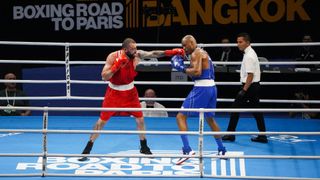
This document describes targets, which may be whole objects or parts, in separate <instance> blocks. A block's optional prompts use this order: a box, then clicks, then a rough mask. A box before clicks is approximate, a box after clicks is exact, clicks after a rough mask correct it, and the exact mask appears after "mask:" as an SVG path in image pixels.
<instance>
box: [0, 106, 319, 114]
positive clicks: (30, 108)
mask: <svg viewBox="0 0 320 180" xmlns="http://www.w3.org/2000/svg"><path fill="white" fill-rule="evenodd" d="M0 109H4V110H10V109H15V110H33V111H44V110H46V109H47V110H48V111H130V112H131V111H163V108H152V109H150V108H101V107H99V108H98V107H36V106H14V107H8V106H0ZM166 111H168V112H191V111H194V112H200V113H204V112H273V113H275V112H320V108H281V109H272V108H216V109H202V108H201V109H197V108H183V109H182V108H166Z"/></svg>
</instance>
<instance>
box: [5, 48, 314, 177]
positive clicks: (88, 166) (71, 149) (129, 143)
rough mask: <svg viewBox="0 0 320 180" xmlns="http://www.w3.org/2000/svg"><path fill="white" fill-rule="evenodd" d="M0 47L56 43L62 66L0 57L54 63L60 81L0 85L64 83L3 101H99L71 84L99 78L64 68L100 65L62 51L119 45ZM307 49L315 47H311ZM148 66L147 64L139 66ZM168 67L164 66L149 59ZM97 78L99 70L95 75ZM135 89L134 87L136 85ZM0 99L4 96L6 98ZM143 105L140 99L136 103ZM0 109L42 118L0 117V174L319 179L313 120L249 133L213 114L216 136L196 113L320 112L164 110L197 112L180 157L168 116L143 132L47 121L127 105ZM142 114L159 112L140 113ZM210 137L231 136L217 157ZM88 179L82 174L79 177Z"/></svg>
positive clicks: (121, 124)
mask: <svg viewBox="0 0 320 180" xmlns="http://www.w3.org/2000/svg"><path fill="white" fill-rule="evenodd" d="M0 44H6V45H27V46H28V45H31V46H34V45H36V46H62V47H65V48H64V49H65V59H64V61H44V60H38V61H32V60H0V63H31V64H33V63H40V64H59V65H63V66H64V67H65V79H62V80H10V81H9V80H0V82H1V83H4V82H16V83H31V84H32V83H47V84H57V83H59V84H64V85H65V89H66V91H65V92H66V94H65V95H64V96H50V97H44V96H32V97H8V98H9V99H10V100H11V99H29V100H48V99H55V100H61V99H67V100H72V99H83V100H102V97H90V96H75V95H73V94H72V88H71V84H72V83H75V84H77V83H78V84H106V82H102V81H98V80H96V81H85V80H76V79H72V78H71V77H73V76H72V72H71V71H70V66H72V65H78V64H101V65H102V64H104V61H87V62H84V61H70V56H69V54H70V49H69V47H70V46H112V47H113V46H120V45H121V44H120V43H112V44H94V43H35V42H0ZM301 44H302V43H292V44H281V43H278V44H277V43H275V44H253V46H269V45H273V46H282V45H287V46H291V45H292V46H297V45H301ZM138 45H139V47H144V46H145V47H179V46H180V44H138ZM312 45H320V44H318V43H313V44H312ZM201 46H202V47H212V46H221V44H201ZM142 63H143V64H155V62H142ZM306 63H307V64H320V62H261V64H262V65H266V64H274V65H282V64H306ZM156 64H169V62H156ZM215 64H226V65H229V64H239V62H215ZM98 73H100V72H98ZM135 84H136V85H140V84H152V85H176V86H179V85H192V82H165V81H160V82H159V81H156V82H147V81H140V82H139V81H137V82H135ZM216 84H217V86H218V88H219V86H220V85H226V86H228V85H230V86H232V85H240V83H239V82H216ZM261 84H262V86H264V85H280V84H281V85H283V84H285V85H288V86H289V85H293V84H301V85H307V86H313V85H319V84H320V82H261ZM138 88H139V87H138ZM8 98H6V99H8ZM3 99H4V98H2V97H0V100H3ZM141 100H146V98H141ZM152 100H156V101H182V100H183V98H152ZM232 101H233V99H223V98H220V99H218V102H232ZM261 102H262V103H314V104H319V103H320V101H319V100H280V99H278V100H277V99H262V100H261ZM0 109H7V110H12V109H15V110H23V109H28V110H31V111H37V112H40V113H42V115H41V116H28V117H22V116H8V117H0V121H1V123H0V144H1V147H0V162H2V163H1V164H0V166H1V168H0V177H3V178H5V177H12V178H13V177H16V178H26V177H29V178H30V179H37V178H39V177H45V178H50V179H61V178H62V177H64V178H66V179H68V178H71V177H77V178H79V179H81V177H84V178H85V177H86V178H88V177H90V179H100V178H99V177H111V178H115V177H117V179H128V178H137V177H143V178H147V179H163V177H166V178H172V179H175V178H181V177H183V178H190V179H211V178H218V179H219V178H220V179H319V178H320V144H319V141H320V138H319V135H320V121H319V119H308V120H306V119H301V118H288V117H283V116H279V117H277V116H275V115H273V116H266V118H265V122H266V126H267V132H257V130H256V129H257V128H256V124H255V120H254V119H253V118H252V117H251V116H248V117H246V116H245V117H242V116H241V122H240V123H239V125H238V128H237V132H226V131H224V130H225V129H226V127H227V124H228V121H229V119H228V118H229V117H228V116H223V115H221V116H220V115H217V118H216V120H217V122H218V124H219V125H220V128H221V130H222V131H221V132H211V131H210V129H209V127H208V126H207V125H206V124H205V122H204V118H203V113H204V112H209V111H210V112H217V113H220V112H257V111H262V112H265V113H266V114H267V113H277V112H279V113H281V112H320V109H318V108H309V109H305V108H304V109H297V108H295V109H290V108H281V109H274V108H270V109H267V108H263V109H230V108H227V109H226V108H217V109H183V110H182V109H180V108H167V109H166V110H167V111H168V112H178V111H197V112H200V117H199V118H190V119H189V120H188V124H189V131H188V132H187V133H186V132H183V134H189V136H190V137H189V138H190V145H191V147H193V149H194V150H195V151H196V152H197V153H196V155H193V156H187V155H181V152H180V149H181V146H182V144H181V139H180V136H179V135H180V134H182V133H181V132H179V131H178V128H177V125H176V121H175V118H174V117H168V118H145V123H146V129H147V130H146V131H143V132H140V131H136V130H135V128H136V127H135V123H134V120H133V119H132V118H130V117H112V118H111V120H110V121H109V122H108V124H107V125H106V126H105V128H104V130H101V131H93V130H91V129H92V126H93V125H94V123H95V121H96V120H97V118H98V117H97V116H50V113H52V112H69V111H73V112H83V111H86V112H92V111H94V112H98V111H135V110H137V109H135V108H97V107H51V106H44V107H36V106H30V107H0ZM142 110H143V111H160V110H163V109H148V108H143V109H142ZM91 133H100V134H101V136H100V137H99V138H98V139H97V140H96V143H95V146H94V148H93V150H92V154H90V155H86V156H88V157H89V160H88V161H85V162H80V161H78V158H79V157H80V156H83V155H81V154H80V153H81V150H82V149H83V147H84V145H85V143H86V142H87V140H88V136H89V134H91ZM139 133H145V134H146V135H147V139H148V142H149V145H150V148H151V150H152V152H153V155H142V154H140V153H139V151H138V143H137V142H138V137H137V134H139ZM215 134H220V135H224V134H235V135H238V136H237V140H236V141H235V142H232V143H228V142H225V143H224V144H225V146H226V148H227V150H228V152H227V154H226V155H225V156H224V157H225V158H228V159H225V158H221V156H218V155H216V153H217V152H216V149H217V148H216V144H215V142H214V140H213V138H212V137H211V136H212V135H215ZM257 134H265V135H267V136H268V139H269V143H267V144H261V143H254V142H251V141H250V137H248V136H251V135H257ZM180 157H190V159H189V160H188V161H186V162H185V163H184V164H183V165H175V162H176V161H177V160H178V159H179V158H180ZM87 176H88V177H87Z"/></svg>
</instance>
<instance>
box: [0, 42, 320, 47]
mask: <svg viewBox="0 0 320 180" xmlns="http://www.w3.org/2000/svg"><path fill="white" fill-rule="evenodd" d="M0 44H1V45H27V46H29V45H30V46H65V45H66V43H62V42H24V41H0ZM69 45H70V46H95V47H96V46H102V47H104V46H106V47H108V46H109V47H121V45H122V43H69ZM137 45H138V46H141V47H180V46H181V44H180V43H137ZM198 45H199V46H200V47H228V46H237V44H235V43H230V44H222V43H210V44H208V43H198ZM251 45H252V46H265V47H268V46H320V42H308V43H303V42H298V43H292V42H285V43H251Z"/></svg>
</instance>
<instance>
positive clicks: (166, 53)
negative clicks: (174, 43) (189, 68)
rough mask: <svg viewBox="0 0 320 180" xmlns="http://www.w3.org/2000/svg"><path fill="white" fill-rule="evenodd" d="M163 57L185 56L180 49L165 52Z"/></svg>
mask: <svg viewBox="0 0 320 180" xmlns="http://www.w3.org/2000/svg"><path fill="white" fill-rule="evenodd" d="M164 55H166V56H174V55H180V56H182V57H184V56H185V52H184V50H183V49H182V48H175V49H172V50H165V51H164Z"/></svg>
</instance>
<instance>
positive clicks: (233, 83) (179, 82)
mask: <svg viewBox="0 0 320 180" xmlns="http://www.w3.org/2000/svg"><path fill="white" fill-rule="evenodd" d="M0 83H34V84H37V83H48V84H55V83H67V80H7V79H0ZM70 83H74V84H108V83H109V81H94V80H92V81H88V80H70ZM133 83H134V84H135V85H194V82H190V81H189V82H181V81H177V82H176V81H134V82H133ZM215 84H216V85H241V83H240V82H215ZM260 84H261V85H320V81H310V82H260Z"/></svg>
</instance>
